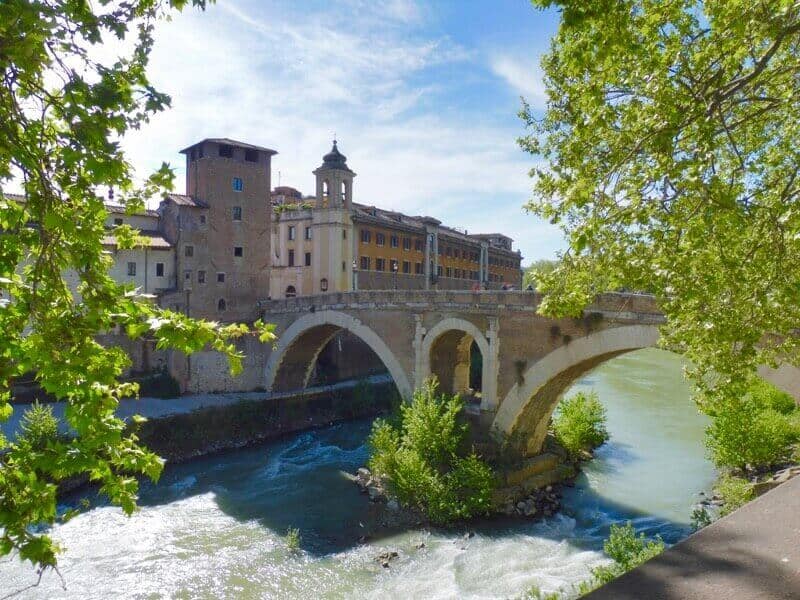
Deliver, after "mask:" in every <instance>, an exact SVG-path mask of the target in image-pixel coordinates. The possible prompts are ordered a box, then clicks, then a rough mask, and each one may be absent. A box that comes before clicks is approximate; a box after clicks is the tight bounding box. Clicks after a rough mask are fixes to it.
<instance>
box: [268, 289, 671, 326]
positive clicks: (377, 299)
mask: <svg viewBox="0 0 800 600" xmlns="http://www.w3.org/2000/svg"><path fill="white" fill-rule="evenodd" d="M542 298H543V295H542V294H540V293H538V292H526V291H495V290H492V291H478V292H471V291H461V290H424V291H423V290H359V291H354V292H337V293H332V294H321V295H316V296H302V297H298V298H285V299H280V300H262V301H260V302H259V306H260V307H261V309H262V311H263V313H264V316H265V318H268V316H269V315H270V314H283V313H304V312H313V311H315V310H364V309H394V310H409V311H420V310H443V309H450V310H454V309H457V310H459V311H467V312H473V311H477V312H488V313H492V314H495V313H498V312H502V311H524V312H536V310H537V309H538V308H539V305H540V304H541V301H542ZM591 313H600V314H602V315H603V316H604V317H614V318H616V319H618V320H627V319H631V320H637V321H639V322H641V321H642V319H646V320H647V321H648V322H652V323H661V322H663V315H662V314H661V312H660V311H659V309H658V305H657V304H656V301H655V298H654V297H653V296H651V295H648V294H632V293H616V292H609V293H605V294H601V295H600V296H598V297H597V299H596V300H595V302H594V303H593V304H592V305H591V306H589V307H587V308H586V310H585V311H584V314H587V315H588V314H591Z"/></svg>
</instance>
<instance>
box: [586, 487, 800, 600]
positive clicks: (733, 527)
mask: <svg viewBox="0 0 800 600" xmlns="http://www.w3.org/2000/svg"><path fill="white" fill-rule="evenodd" d="M585 597H586V598H591V600H641V599H644V598H647V599H648V600H688V599H691V600H729V599H730V600H734V599H735V600H768V599H769V600H797V599H798V598H800V477H795V478H794V479H792V480H790V481H788V482H787V483H784V484H783V485H781V486H779V487H777V488H775V489H774V490H772V491H770V492H768V493H766V494H764V495H763V496H760V497H759V498H756V499H755V500H753V501H752V502H750V503H749V504H747V505H745V506H743V507H742V508H740V509H739V510H737V511H736V512H734V513H733V514H730V515H728V516H727V517H725V518H723V519H720V520H719V521H717V522H715V523H713V524H711V525H709V526H708V527H706V528H704V529H702V530H700V531H698V532H697V533H695V534H694V535H692V536H690V537H689V538H687V539H685V540H684V541H682V542H680V543H678V544H676V545H675V546H673V547H672V548H669V549H668V550H665V551H664V553H663V554H661V555H659V556H657V557H656V558H654V559H653V560H650V561H648V562H647V563H645V564H644V565H642V566H641V567H639V568H637V569H634V570H633V571H630V572H628V573H626V574H625V575H623V576H622V577H620V578H619V579H617V580H615V581H612V582H611V583H609V584H607V585H605V586H603V587H602V588H600V589H599V590H596V591H595V592H592V593H591V594H589V595H587V596H585Z"/></svg>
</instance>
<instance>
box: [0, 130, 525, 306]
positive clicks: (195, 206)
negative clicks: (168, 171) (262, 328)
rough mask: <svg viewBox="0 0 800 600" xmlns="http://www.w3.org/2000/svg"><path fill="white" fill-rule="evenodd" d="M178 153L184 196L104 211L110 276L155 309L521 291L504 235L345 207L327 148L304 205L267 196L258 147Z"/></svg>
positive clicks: (349, 186) (337, 164)
mask: <svg viewBox="0 0 800 600" xmlns="http://www.w3.org/2000/svg"><path fill="white" fill-rule="evenodd" d="M181 152H182V153H183V154H184V155H185V157H186V193H185V194H174V193H171V194H167V195H166V196H165V198H164V199H163V200H162V201H161V203H160V205H159V207H158V209H157V210H147V211H145V212H143V213H140V214H133V215H131V214H127V213H126V212H125V210H124V208H123V207H121V206H117V205H114V204H108V205H107V208H108V212H109V214H108V220H107V226H108V229H109V231H108V235H106V237H105V238H104V244H105V246H106V248H107V250H108V252H110V253H112V254H113V257H114V264H113V266H112V275H113V276H114V278H115V279H117V280H118V281H121V282H124V283H131V284H133V285H134V286H136V287H138V288H140V290H141V291H142V292H144V293H148V294H154V295H156V296H157V297H158V301H159V303H160V304H161V305H162V306H164V307H166V308H171V309H173V310H177V311H182V312H185V313H186V314H189V315H191V316H195V317H202V318H210V319H217V320H224V321H234V320H245V321H247V320H253V319H255V318H257V317H258V314H259V308H258V301H259V300H264V299H267V298H276V299H277V298H285V297H292V296H302V295H311V294H326V293H333V292H340V291H349V290H354V289H393V288H399V289H480V288H484V289H485V288H495V289H498V288H501V287H502V286H504V285H506V286H514V287H518V286H519V285H520V284H521V281H522V272H521V270H520V261H521V255H520V253H519V251H514V250H512V240H511V238H509V237H507V236H505V235H502V234H468V233H467V232H463V231H458V230H456V229H453V228H451V227H446V226H444V225H442V223H441V222H440V221H438V220H437V219H434V218H432V217H424V216H408V215H404V214H401V213H397V212H392V211H387V210H383V209H380V208H377V207H375V206H369V205H366V204H360V203H356V202H355V201H354V194H353V181H354V179H355V177H356V173H355V172H354V171H353V170H352V169H350V167H349V166H348V165H347V158H346V157H345V156H344V155H343V154H342V153H341V152H340V151H339V149H338V147H337V143H336V141H334V142H333V148H332V149H331V151H330V152H329V153H328V154H326V155H325V156H324V157H323V160H322V164H321V165H320V166H319V167H318V168H317V169H315V170H314V171H313V174H314V176H315V184H316V190H315V194H314V195H313V196H303V195H302V194H301V193H300V192H299V191H298V190H296V189H294V188H291V187H288V186H281V187H278V188H276V189H275V190H272V188H271V160H272V156H274V155H275V154H277V153H276V152H275V151H274V150H271V149H269V148H264V147H261V146H254V145H252V144H246V143H242V142H237V141H235V140H230V139H227V138H210V139H205V140H202V141H200V142H197V143H195V144H193V145H191V146H189V147H187V148H184V149H183V150H181ZM7 196H9V197H12V198H13V197H14V196H13V195H10V194H9V195H7ZM16 199H17V200H18V201H24V199H23V198H22V197H16ZM123 224H127V225H130V226H131V227H133V228H135V229H138V230H140V232H141V234H142V235H143V236H144V237H146V238H147V239H148V240H149V242H150V243H149V245H147V246H145V247H142V248H136V249H133V250H123V249H119V248H118V247H117V244H116V240H115V238H114V235H113V228H114V227H115V226H118V225H123Z"/></svg>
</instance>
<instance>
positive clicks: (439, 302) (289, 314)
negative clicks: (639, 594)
mask: <svg viewBox="0 0 800 600" xmlns="http://www.w3.org/2000/svg"><path fill="white" fill-rule="evenodd" d="M541 299H542V298H541V295H539V294H536V293H533V292H524V291H515V292H489V291H482V292H466V291H464V292H461V291H412V290H393V291H355V292H347V293H336V294H328V295H323V296H308V297H300V298H289V299H284V300H274V301H266V302H262V303H261V308H262V310H263V319H264V320H265V321H267V322H271V323H275V324H276V325H277V329H276V334H277V335H278V340H277V343H276V345H275V347H274V348H273V349H270V350H269V351H268V352H267V354H266V355H263V354H262V356H261V357H260V358H256V359H255V360H254V362H253V364H252V366H251V367H250V368H251V370H253V369H259V368H260V369H262V371H261V373H259V374H258V379H260V380H261V381H262V382H263V383H262V386H263V387H264V388H265V389H266V390H267V391H269V392H286V391H292V390H300V389H303V388H305V387H306V386H307V385H308V383H309V379H310V377H311V373H312V370H313V367H314V365H315V363H316V360H317V357H318V356H319V354H320V352H321V351H322V350H323V348H324V347H325V346H326V345H327V344H328V342H329V341H330V340H331V339H332V338H333V337H334V336H335V335H336V334H337V333H338V332H340V331H342V330H346V331H348V332H350V334H352V335H354V336H356V337H358V338H360V339H361V340H362V341H363V342H364V343H365V344H366V345H367V346H369V347H370V348H371V349H372V351H373V352H374V353H375V354H376V355H377V356H378V357H379V358H380V360H381V361H382V362H383V364H384V365H385V366H386V368H387V370H388V371H389V373H390V374H391V376H392V378H393V379H394V382H395V385H396V386H397V389H398V391H399V392H400V394H401V395H402V396H403V397H406V398H407V397H409V396H410V395H411V393H412V391H413V390H414V389H415V388H416V387H419V386H421V385H422V383H423V382H424V381H425V380H426V379H427V378H428V377H430V376H431V375H436V376H437V377H438V379H439V381H440V384H441V386H442V389H443V390H444V391H447V392H450V393H455V392H461V391H463V390H465V389H466V388H467V387H468V385H469V379H470V376H469V371H470V353H471V349H472V345H473V342H474V344H475V345H476V346H477V348H478V349H479V350H480V353H481V355H482V373H481V382H482V385H481V399H480V410H479V415H480V416H479V422H480V423H481V424H482V425H484V426H485V427H487V428H489V430H490V431H491V432H493V433H494V434H495V435H496V436H499V437H502V438H505V439H510V440H512V441H514V442H515V445H516V446H517V448H518V450H519V451H520V452H521V453H523V454H525V455H533V454H537V453H539V452H540V451H541V448H542V445H543V443H544V439H545V436H546V433H547V427H548V423H549V420H550V416H551V414H552V412H553V410H554V409H555V407H556V405H557V403H558V400H559V397H560V395H561V394H562V392H564V391H565V390H566V389H567V388H568V387H569V386H570V385H571V384H572V383H573V382H574V381H575V380H576V379H578V378H579V377H580V376H581V375H582V374H584V373H585V372H586V371H588V370H590V369H592V368H593V367H595V366H597V365H599V364H600V363H602V362H604V361H606V360H608V359H610V358H613V357H615V356H618V355H620V354H623V353H625V352H630V351H633V350H637V349H641V348H647V347H651V346H655V345H656V344H657V342H658V338H659V326H660V325H661V324H662V323H663V322H664V317H663V315H662V314H661V313H660V312H659V309H658V307H657V305H656V303H655V300H654V298H653V297H652V296H648V295H643V294H622V293H607V294H603V295H601V296H599V297H598V298H597V299H596V301H595V303H594V304H592V305H591V306H589V307H588V308H587V309H586V310H585V311H584V314H583V317H582V318H563V319H552V318H548V317H543V316H540V315H538V314H537V313H536V310H537V308H538V305H539V303H540V302H541ZM762 375H763V376H765V377H766V378H767V379H768V380H770V381H772V382H773V383H775V384H776V385H778V386H779V387H781V388H782V389H785V390H786V391H788V392H790V393H791V394H792V395H793V396H794V397H795V398H800V369H797V368H795V367H790V366H788V365H785V366H782V367H781V368H780V369H777V370H768V369H765V370H764V371H763V372H762Z"/></svg>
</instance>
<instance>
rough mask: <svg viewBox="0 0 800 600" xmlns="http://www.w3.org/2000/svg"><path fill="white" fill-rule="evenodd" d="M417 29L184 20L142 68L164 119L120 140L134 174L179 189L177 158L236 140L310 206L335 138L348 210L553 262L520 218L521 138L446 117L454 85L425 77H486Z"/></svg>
mask: <svg viewBox="0 0 800 600" xmlns="http://www.w3.org/2000/svg"><path fill="white" fill-rule="evenodd" d="M347 6H349V7H350V9H349V10H347V11H346V10H345V8H346V7H347ZM423 17H424V15H423V14H422V12H421V11H420V10H419V8H418V7H417V5H416V4H415V3H413V2H410V1H400V2H394V3H390V4H388V5H387V4H380V3H373V2H368V3H367V2H363V1H362V0H351V1H350V2H349V3H346V2H343V3H341V4H338V5H336V7H335V9H331V10H328V11H326V12H324V13H317V14H304V15H303V16H302V18H287V17H286V16H285V15H281V14H279V12H278V11H273V10H270V9H269V5H268V4H267V3H266V2H264V3H261V2H254V3H252V4H250V5H248V4H244V3H241V2H220V3H218V4H217V5H212V6H211V7H210V8H209V9H208V11H207V12H206V13H205V14H200V13H196V12H192V11H187V12H186V13H184V14H181V15H179V16H177V17H176V18H175V19H174V20H173V21H172V22H171V23H163V24H161V25H160V26H159V27H160V28H159V30H158V32H157V42H156V46H155V49H154V52H153V56H152V61H151V73H152V78H153V81H154V83H155V84H156V87H158V88H159V89H161V90H162V91H165V92H167V93H169V94H170V95H171V96H172V98H173V107H172V109H171V110H170V111H168V112H166V113H163V114H160V115H157V116H156V117H155V118H154V119H153V121H152V123H151V124H150V125H149V126H147V127H145V128H143V129H142V130H141V131H138V132H134V133H133V134H131V135H130V136H129V137H128V138H127V139H126V144H125V145H126V149H127V150H128V152H129V158H130V159H131V161H132V162H133V163H134V164H135V165H137V167H141V168H142V169H143V170H144V169H152V168H154V167H156V166H157V165H159V164H160V163H161V161H163V160H169V161H170V162H171V163H172V164H173V165H174V166H176V167H177V170H178V180H177V181H176V187H177V188H178V189H182V187H183V158H182V157H181V156H180V155H178V154H177V151H178V150H179V149H180V148H182V147H185V146H186V145H189V144H190V143H192V142H194V141H197V140H199V139H202V138H204V137H218V136H219V137H222V136H225V137H231V138H234V139H240V140H242V141H248V142H252V143H256V144H259V145H264V146H268V147H271V148H274V149H276V150H278V151H279V154H278V156H276V157H275V158H274V159H273V184H274V185H277V181H278V173H279V172H280V179H281V183H282V184H284V185H292V186H294V187H297V188H299V189H300V190H302V191H303V192H305V193H309V192H311V191H312V188H313V176H312V175H311V171H312V170H313V169H315V168H316V167H317V166H318V165H319V163H320V162H321V157H322V155H323V154H324V153H326V152H327V151H328V150H329V148H330V140H331V137H332V136H333V133H334V132H336V134H337V136H338V138H339V140H340V148H341V150H342V151H343V152H344V153H345V154H347V156H348V164H349V165H350V166H351V167H352V168H353V169H354V170H355V171H356V172H357V173H358V176H357V178H356V181H355V188H354V197H355V199H356V201H359V202H364V203H367V204H375V205H378V206H382V207H385V208H389V209H396V210H402V211H404V212H407V213H410V214H430V215H432V216H435V217H437V218H439V219H441V220H443V221H444V222H445V223H447V224H450V225H453V226H458V227H466V228H468V229H470V230H471V231H478V230H484V231H486V230H498V231H505V232H507V233H508V234H510V235H512V237H515V239H516V240H517V245H518V247H520V248H521V249H522V251H523V254H525V255H526V258H527V259H531V258H537V257H540V256H548V255H550V254H552V251H549V250H548V248H549V247H550V246H552V245H553V244H558V240H557V238H558V236H557V235H556V234H554V233H553V231H554V230H553V228H552V227H550V226H546V225H541V223H540V222H539V221H538V220H536V219H535V218H534V217H532V216H529V215H526V214H525V213H523V211H522V210H521V206H522V204H523V203H524V202H525V201H526V200H527V199H528V198H529V196H530V187H531V186H530V179H529V178H528V176H527V172H528V170H529V168H530V166H531V158H530V157H529V156H526V155H524V154H523V153H522V151H521V150H520V149H519V148H518V147H517V146H516V142H515V138H516V136H517V135H518V134H519V133H520V131H519V130H515V129H513V128H509V127H507V126H506V127H498V126H497V125H496V123H494V122H492V120H491V119H490V118H489V117H488V116H485V115H478V116H477V117H476V115H474V114H467V113H466V112H464V111H459V110H457V107H456V110H443V109H442V103H441V102H437V99H439V98H440V97H441V95H443V94H447V93H448V92H449V91H451V90H452V86H453V85H455V84H456V83H457V82H456V81H451V80H450V79H448V77H435V76H433V77H431V76H428V77H426V75H428V74H429V72H430V71H431V70H436V69H442V68H444V70H445V71H446V72H447V73H450V72H451V71H452V69H455V68H462V69H480V68H482V65H480V64H478V63H477V60H475V56H474V53H473V52H471V51H469V50H467V49H465V48H463V47H461V46H459V45H458V44H455V43H454V42H452V40H450V39H448V38H441V37H439V38H431V37H429V36H425V35H422V34H420V32H419V28H418V27H417V25H416V24H418V23H419V19H421V18H423ZM558 245H559V246H560V244H558Z"/></svg>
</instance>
